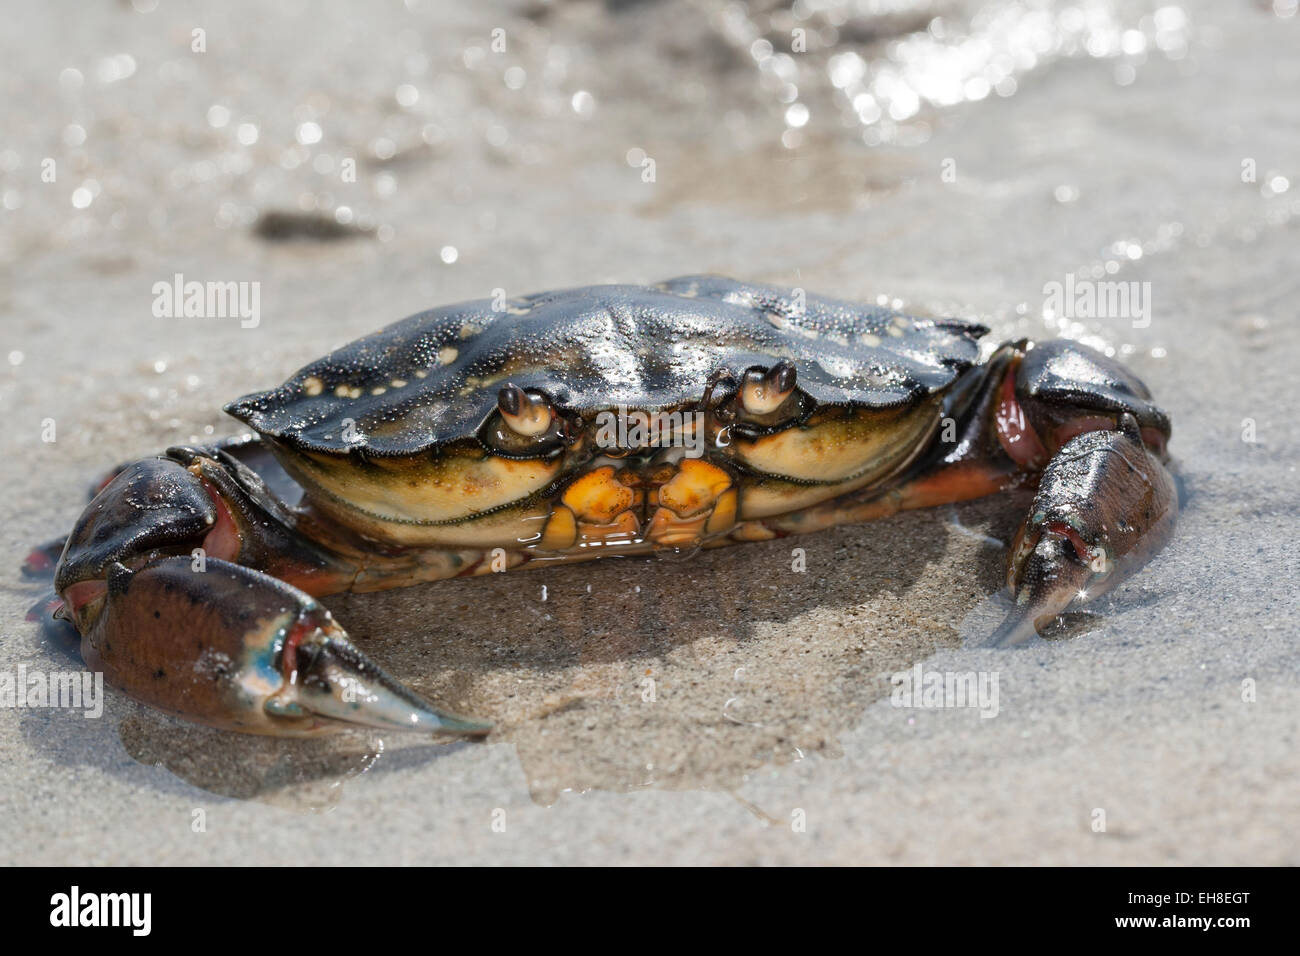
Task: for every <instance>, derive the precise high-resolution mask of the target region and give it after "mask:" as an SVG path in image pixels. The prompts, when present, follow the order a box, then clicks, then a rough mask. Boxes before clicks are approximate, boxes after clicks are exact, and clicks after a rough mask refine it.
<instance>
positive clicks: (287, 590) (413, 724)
mask: <svg viewBox="0 0 1300 956" xmlns="http://www.w3.org/2000/svg"><path fill="white" fill-rule="evenodd" d="M177 459H181V460H177ZM187 464H188V466H187ZM221 474H227V473H225V472H224V471H222V470H221V469H219V468H218V467H217V465H216V463H215V461H214V460H213V459H209V458H204V457H202V456H201V455H199V454H197V453H193V454H192V453H190V452H187V451H185V450H176V449H173V450H172V451H171V452H169V456H168V457H162V458H153V459H146V460H144V461H140V462H136V463H134V464H133V465H130V466H128V467H127V468H126V469H124V470H123V472H122V473H121V474H120V475H119V476H118V477H117V478H116V479H114V480H113V481H112V482H111V483H110V484H109V485H108V486H107V487H106V488H105V489H104V491H103V492H102V493H101V494H100V495H99V496H98V497H97V498H96V499H95V501H94V502H93V503H92V505H91V507H90V508H88V509H87V511H86V513H85V514H83V516H82V518H81V520H80V521H79V522H78V524H77V527H76V528H75V529H74V530H73V532H72V535H71V536H70V538H69V541H68V545H67V548H66V550H65V551H64V554H63V558H62V560H61V561H60V564H59V569H58V573H57V575H56V579H55V589H56V591H57V592H58V594H59V596H60V597H61V598H62V600H63V602H64V610H63V612H62V613H63V614H64V615H66V616H68V617H70V618H71V619H72V621H73V623H74V624H75V625H76V627H77V629H78V631H80V633H81V636H82V647H81V651H82V657H83V659H84V660H85V661H86V664H87V665H88V666H89V667H91V668H93V669H96V670H102V671H103V672H104V675H105V678H106V679H107V680H108V681H109V682H110V683H111V684H113V685H114V686H117V687H119V688H121V689H122V690H124V691H126V692H127V693H128V694H130V695H131V696H132V697H134V698H136V699H137V700H141V701H144V702H146V703H149V704H152V705H153V706H155V707H158V708H160V709H162V710H165V711H169V712H171V713H174V714H177V715H179V716H182V717H185V718H187V719H189V720H196V721H199V722H201V723H205V724H208V725H211V726H214V727H220V728H223V729H230V730H239V731H243V732H245V733H261V734H273V735H277V736H309V735H316V734H320V733H325V732H329V731H334V730H339V729H345V728H347V727H351V726H366V727H377V728H382V729H389V730H415V731H425V732H435V733H450V734H482V733H486V732H487V731H488V730H489V729H490V725H488V724H485V723H481V722H478V721H473V720H469V719H466V718H463V717H458V716H455V715H453V714H448V713H443V712H441V711H439V710H437V709H436V708H434V707H433V706H432V705H431V704H429V703H428V702H426V701H425V700H423V699H422V698H420V697H419V696H418V695H416V694H415V693H413V692H412V691H410V690H408V689H407V688H405V687H403V686H402V685H401V684H400V683H398V682H397V681H395V680H394V679H393V678H391V677H389V676H388V675H387V674H385V673H384V672H383V671H382V670H381V669H380V668H379V667H378V666H377V665H375V664H374V663H372V662H371V661H370V660H369V659H367V658H366V657H365V656H364V655H363V654H362V653H361V652H360V651H359V650H357V649H356V647H354V646H353V645H352V643H351V642H350V641H349V640H348V636H347V633H346V632H345V631H344V630H343V628H342V627H340V626H339V625H338V623H337V622H336V621H334V619H333V618H332V617H331V616H330V613H329V611H327V610H326V609H325V608H323V607H322V606H321V605H320V604H318V603H317V601H316V600H315V598H313V597H312V595H311V594H309V593H307V592H306V591H305V590H303V589H302V588H300V587H297V586H295V585H294V584H291V583H289V582H288V581H286V580H283V579H282V578H281V577H280V576H276V575H273V574H270V573H267V572H265V571H262V570H257V569H255V568H253V567H249V566H247V563H251V562H252V561H253V560H254V559H255V558H257V556H258V555H259V554H261V553H262V552H263V551H265V550H266V549H267V547H268V543H275V544H277V545H278V546H279V547H278V548H277V553H278V554H279V555H280V557H281V560H280V562H279V565H278V566H277V567H276V568H275V570H276V571H278V572H282V573H283V575H284V576H285V577H288V576H290V574H289V572H290V571H293V572H294V573H293V575H292V576H293V577H295V578H297V579H299V580H302V581H304V582H309V583H310V584H312V585H314V586H317V587H319V588H320V589H321V592H322V593H328V586H329V585H330V584H334V585H337V584H339V583H341V582H342V581H343V580H345V579H346V574H345V570H346V569H345V565H344V564H343V563H342V562H341V561H338V560H335V559H333V558H331V557H330V556H329V555H328V554H326V553H324V552H322V551H319V550H317V551H311V550H308V549H307V547H306V545H305V544H301V543H300V545H301V546H299V547H298V548H297V550H293V549H292V548H290V547H289V546H288V544H287V543H286V542H288V541H290V540H291V539H293V538H294V537H295V536H294V535H293V532H292V529H290V528H287V527H284V526H279V525H277V522H276V521H275V520H274V516H273V515H270V514H268V513H266V512H265V511H262V512H259V513H257V516H256V517H253V515H252V513H251V512H250V513H248V514H246V513H245V510H244V506H245V504H247V503H246V502H243V501H241V500H240V498H239V492H240V489H239V488H236V487H235V486H234V485H231V486H230V487H223V488H218V487H217V486H218V485H219V484H221V483H222V480H221V478H220V475H221ZM227 477H229V476H228V474H227ZM245 490H246V489H245ZM337 589H338V588H337V587H334V590H337Z"/></svg>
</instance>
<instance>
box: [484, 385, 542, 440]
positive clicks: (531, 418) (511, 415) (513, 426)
mask: <svg viewBox="0 0 1300 956" xmlns="http://www.w3.org/2000/svg"><path fill="white" fill-rule="evenodd" d="M497 408H498V409H499V410H500V412H501V417H502V419H504V420H505V423H506V425H507V426H509V428H510V430H511V431H513V432H514V433H515V434H517V435H522V436H523V437H525V438H536V437H537V436H538V435H542V434H544V433H545V432H546V431H547V430H548V429H549V428H550V427H551V423H552V422H553V421H554V420H555V411H554V409H552V408H551V405H550V403H549V402H548V401H546V399H544V398H533V397H532V396H531V395H529V394H528V393H527V392H525V391H524V390H523V389H522V388H520V387H519V386H518V385H513V384H511V385H507V386H505V388H503V389H501V391H500V392H498V393H497Z"/></svg>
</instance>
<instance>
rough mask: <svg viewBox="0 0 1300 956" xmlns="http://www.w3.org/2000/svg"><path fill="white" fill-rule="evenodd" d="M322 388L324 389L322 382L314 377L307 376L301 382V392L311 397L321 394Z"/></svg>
mask: <svg viewBox="0 0 1300 956" xmlns="http://www.w3.org/2000/svg"><path fill="white" fill-rule="evenodd" d="M324 388H325V383H324V382H322V381H321V380H320V379H318V378H317V377H316V376H315V375H308V376H307V377H306V378H304V379H303V380H302V390H303V391H304V392H306V393H307V394H308V395H312V396H316V395H319V394H320V393H321V390H322V389H324Z"/></svg>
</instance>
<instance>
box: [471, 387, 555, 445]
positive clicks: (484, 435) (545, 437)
mask: <svg viewBox="0 0 1300 956" xmlns="http://www.w3.org/2000/svg"><path fill="white" fill-rule="evenodd" d="M569 434H570V431H569V428H568V423H567V422H566V420H565V418H564V417H563V416H562V415H560V414H559V412H558V410H557V409H556V407H555V406H554V405H553V404H552V403H551V401H550V399H548V398H547V397H546V396H545V395H542V394H541V393H540V392H531V393H530V392H526V391H524V390H523V389H522V388H520V387H519V386H517V385H507V386H506V387H505V388H503V389H501V391H500V392H498V393H497V407H496V411H494V412H493V413H492V414H491V415H489V416H488V420H487V421H486V422H485V423H484V425H483V429H482V430H481V431H480V432H479V440H480V441H482V442H483V444H484V445H486V446H487V447H488V449H489V450H490V451H492V452H493V453H494V454H497V455H500V456H502V457H503V458H516V459H523V458H547V457H550V456H551V455H554V454H556V453H558V452H559V451H560V450H561V449H562V448H563V447H564V445H565V439H566V436H568V435H569Z"/></svg>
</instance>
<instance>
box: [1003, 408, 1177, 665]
mask: <svg viewBox="0 0 1300 956" xmlns="http://www.w3.org/2000/svg"><path fill="white" fill-rule="evenodd" d="M1177 514H1178V496H1177V490H1176V488H1175V486H1174V481H1173V477H1172V476H1171V475H1170V474H1169V471H1168V470H1167V469H1166V468H1165V466H1164V465H1163V464H1162V463H1161V461H1160V460H1159V458H1158V457H1157V455H1156V454H1154V453H1153V452H1152V451H1151V450H1149V449H1148V448H1147V447H1146V446H1145V445H1144V444H1143V439H1142V435H1141V433H1140V431H1139V428H1138V424H1137V421H1136V420H1135V419H1134V418H1133V416H1131V415H1127V414H1125V415H1122V416H1120V418H1119V428H1118V429H1117V430H1114V431H1090V432H1086V433H1084V434H1082V435H1078V436H1076V437H1074V438H1072V439H1070V440H1069V441H1068V442H1066V443H1065V444H1064V445H1063V446H1062V447H1061V448H1060V450H1059V451H1057V453H1056V454H1055V455H1054V456H1053V457H1052V460H1051V461H1050V462H1049V463H1048V465H1047V467H1046V468H1045V469H1044V470H1043V474H1042V478H1041V479H1040V481H1039V486H1038V494H1037V495H1036V496H1035V498H1034V503H1033V506H1032V507H1031V508H1030V511H1029V517H1028V518H1027V519H1026V520H1025V522H1024V524H1022V525H1021V526H1020V530H1019V531H1018V532H1017V533H1016V537H1015V540H1014V541H1013V542H1012V545H1011V554H1010V558H1009V562H1008V566H1007V587H1008V589H1009V591H1010V594H1011V598H1012V600H1013V601H1014V602H1015V607H1014V609H1013V610H1012V611H1011V612H1010V613H1009V614H1008V615H1007V618H1006V620H1005V621H1004V622H1003V623H1002V625H1001V627H999V628H998V630H997V631H996V632H995V633H994V635H993V638H992V643H994V644H999V645H1003V646H1005V645H1009V644H1018V643H1021V642H1023V641H1025V640H1027V639H1029V638H1030V637H1033V635H1034V633H1035V632H1036V631H1041V630H1042V629H1043V628H1044V627H1046V626H1047V625H1048V624H1050V623H1051V622H1052V621H1053V620H1054V619H1055V618H1056V616H1057V615H1059V614H1061V613H1062V612H1064V611H1066V610H1069V609H1070V608H1072V607H1078V606H1080V605H1082V604H1084V603H1085V602H1087V601H1089V600H1091V599H1093V598H1095V597H1098V596H1099V595H1101V594H1103V593H1105V592H1106V591H1108V590H1110V589H1111V588H1113V587H1114V586H1115V585H1116V584H1118V583H1119V582H1120V581H1122V580H1123V579H1124V578H1125V577H1127V576H1128V575H1129V574H1130V573H1132V572H1133V571H1134V570H1136V569H1137V568H1140V567H1141V566H1142V565H1143V564H1145V563H1146V562H1147V560H1149V559H1150V557H1151V556H1152V555H1154V554H1155V553H1156V552H1157V551H1159V550H1160V548H1161V547H1163V546H1164V544H1165V542H1166V541H1167V540H1168V539H1169V536H1170V534H1171V533H1172V532H1173V527H1174V522H1175V519H1176V517H1177Z"/></svg>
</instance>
